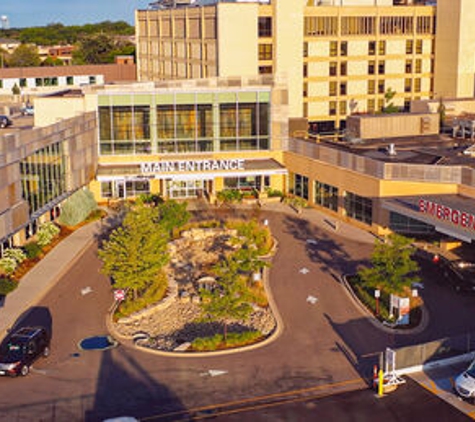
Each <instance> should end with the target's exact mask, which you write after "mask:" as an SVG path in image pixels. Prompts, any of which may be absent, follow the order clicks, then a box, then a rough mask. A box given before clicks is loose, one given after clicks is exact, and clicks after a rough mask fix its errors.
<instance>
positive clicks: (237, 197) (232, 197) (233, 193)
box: [216, 189, 243, 203]
mask: <svg viewBox="0 0 475 422" xmlns="http://www.w3.org/2000/svg"><path fill="white" fill-rule="evenodd" d="M242 196H243V194H242V192H241V191H240V190H239V189H224V190H222V191H220V192H218V193H217V194H216V197H217V198H218V200H219V201H222V202H225V203H233V202H240V201H241V200H242Z"/></svg>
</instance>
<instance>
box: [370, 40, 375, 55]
mask: <svg viewBox="0 0 475 422" xmlns="http://www.w3.org/2000/svg"><path fill="white" fill-rule="evenodd" d="M375 54H376V41H369V42H368V55H369V56H374V55H375Z"/></svg>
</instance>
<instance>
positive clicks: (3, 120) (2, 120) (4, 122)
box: [0, 114, 13, 129]
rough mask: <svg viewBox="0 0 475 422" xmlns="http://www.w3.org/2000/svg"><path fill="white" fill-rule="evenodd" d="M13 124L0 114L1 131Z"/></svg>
mask: <svg viewBox="0 0 475 422" xmlns="http://www.w3.org/2000/svg"><path fill="white" fill-rule="evenodd" d="M12 124H13V122H12V121H11V120H10V119H9V117H8V116H6V115H5V114H0V127H1V128H2V129H3V128H5V127H7V126H11V125H12Z"/></svg>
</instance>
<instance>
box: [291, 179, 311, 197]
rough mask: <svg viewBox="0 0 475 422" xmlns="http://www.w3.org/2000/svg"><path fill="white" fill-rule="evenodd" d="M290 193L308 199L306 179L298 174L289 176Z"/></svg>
mask: <svg viewBox="0 0 475 422" xmlns="http://www.w3.org/2000/svg"><path fill="white" fill-rule="evenodd" d="M290 193H291V194H293V195H295V196H300V197H301V198H304V199H308V177H306V176H302V175H300V174H294V173H291V174H290Z"/></svg>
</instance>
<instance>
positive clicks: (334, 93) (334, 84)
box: [329, 81, 337, 97]
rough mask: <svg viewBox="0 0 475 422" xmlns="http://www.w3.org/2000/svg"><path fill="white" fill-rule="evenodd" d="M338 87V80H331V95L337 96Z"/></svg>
mask: <svg viewBox="0 0 475 422" xmlns="http://www.w3.org/2000/svg"><path fill="white" fill-rule="evenodd" d="M336 87H337V84H336V82H334V81H331V82H330V92H329V94H330V97H336V95H337V89H336Z"/></svg>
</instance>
